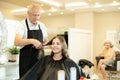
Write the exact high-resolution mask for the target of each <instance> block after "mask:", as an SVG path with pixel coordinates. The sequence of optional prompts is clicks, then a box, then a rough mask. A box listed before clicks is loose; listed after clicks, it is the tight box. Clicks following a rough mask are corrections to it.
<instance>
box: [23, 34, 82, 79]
mask: <svg viewBox="0 0 120 80" xmlns="http://www.w3.org/2000/svg"><path fill="white" fill-rule="evenodd" d="M51 43H52V44H51V49H52V52H51V55H48V56H45V57H43V58H42V59H40V60H39V62H38V63H37V64H36V65H35V66H34V67H33V68H32V69H31V70H30V71H29V72H28V73H27V74H26V75H25V76H24V77H23V78H21V80H57V77H58V76H57V73H58V71H59V70H64V71H65V80H70V68H71V67H75V68H76V74H77V75H76V79H77V80H79V78H80V76H81V75H80V70H79V67H78V65H77V64H76V63H75V62H74V61H73V60H71V59H70V58H69V57H68V54H67V45H66V42H65V39H64V37H62V36H56V37H54V38H53V39H52V40H51Z"/></svg>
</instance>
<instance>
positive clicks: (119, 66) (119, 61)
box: [96, 51, 120, 80]
mask: <svg viewBox="0 0 120 80" xmlns="http://www.w3.org/2000/svg"><path fill="white" fill-rule="evenodd" d="M115 54H116V59H115V63H114V64H113V65H111V66H107V67H106V68H105V70H106V71H108V72H109V80H112V74H113V73H118V72H120V52H119V51H115ZM100 59H104V57H100V56H97V57H96V62H97V65H98V62H99V60H100Z"/></svg>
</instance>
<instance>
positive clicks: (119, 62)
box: [116, 60, 120, 71]
mask: <svg viewBox="0 0 120 80" xmlns="http://www.w3.org/2000/svg"><path fill="white" fill-rule="evenodd" d="M116 63H117V71H120V60H117V61H116Z"/></svg>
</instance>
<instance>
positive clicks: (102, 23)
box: [0, 9, 120, 57]
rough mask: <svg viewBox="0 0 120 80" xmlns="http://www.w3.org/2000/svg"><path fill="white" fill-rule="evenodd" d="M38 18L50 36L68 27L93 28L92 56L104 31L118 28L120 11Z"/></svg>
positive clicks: (99, 44) (104, 35) (102, 40)
mask: <svg viewBox="0 0 120 80" xmlns="http://www.w3.org/2000/svg"><path fill="white" fill-rule="evenodd" d="M0 10H1V11H2V12H3V13H4V16H5V17H6V18H9V19H16V20H22V19H24V18H25V16H20V17H19V16H14V15H13V14H12V13H11V12H10V11H9V10H7V9H6V10H5V9H0ZM40 20H41V21H42V22H43V23H44V24H45V25H46V26H47V29H48V33H49V35H52V36H54V35H56V34H59V33H63V32H64V31H66V30H67V29H68V28H69V27H75V28H82V29H89V30H93V33H94V36H93V44H94V46H93V53H94V57H95V55H97V53H99V51H100V50H101V48H102V45H103V42H104V41H105V38H106V31H107V30H117V29H120V11H119V12H104V13H93V12H84V13H80V12H79V13H76V14H74V15H59V16H48V17H41V19H40Z"/></svg>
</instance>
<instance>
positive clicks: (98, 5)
mask: <svg viewBox="0 0 120 80" xmlns="http://www.w3.org/2000/svg"><path fill="white" fill-rule="evenodd" d="M93 7H94V8H98V7H102V5H101V4H99V3H95V5H94V6H93Z"/></svg>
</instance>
